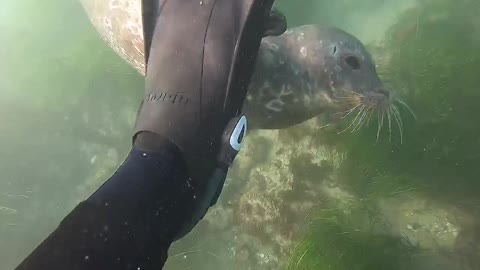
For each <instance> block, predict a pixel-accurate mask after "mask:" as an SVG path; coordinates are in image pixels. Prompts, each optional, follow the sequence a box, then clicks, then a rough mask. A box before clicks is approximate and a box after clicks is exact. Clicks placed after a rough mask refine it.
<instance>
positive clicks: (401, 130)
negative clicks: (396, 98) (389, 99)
mask: <svg viewBox="0 0 480 270" xmlns="http://www.w3.org/2000/svg"><path fill="white" fill-rule="evenodd" d="M391 110H392V113H393V116H394V118H395V121H396V122H397V126H398V129H399V131H400V144H403V124H402V119H401V118H400V116H399V115H398V110H396V107H393V106H392V107H391Z"/></svg>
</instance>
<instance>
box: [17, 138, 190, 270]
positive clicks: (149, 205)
mask: <svg viewBox="0 0 480 270" xmlns="http://www.w3.org/2000/svg"><path fill="white" fill-rule="evenodd" d="M185 166H186V165H185V161H184V160H183V158H182V156H181V154H180V152H179V151H178V150H177V149H176V148H175V147H174V146H173V145H171V146H165V147H163V148H161V149H158V151H155V152H147V151H142V150H140V149H138V148H136V147H134V148H133V149H132V150H131V152H130V154H129V155H128V157H127V158H126V160H125V161H124V162H123V164H122V165H121V167H120V168H119V169H118V171H117V172H116V173H115V174H114V175H113V176H112V177H111V178H110V179H109V180H108V181H107V182H106V183H105V184H104V185H103V186H102V187H101V188H100V189H99V190H98V191H96V192H95V193H94V194H93V195H92V196H91V197H90V198H89V199H88V200H86V201H85V202H82V203H81V204H80V205H78V206H77V207H76V208H75V209H74V210H73V211H72V212H71V213H70V214H69V215H68V216H67V217H66V218H65V219H64V220H63V221H62V223H61V224H60V226H59V227H58V228H57V229H56V230H55V231H54V232H53V233H52V234H51V235H50V236H49V237H48V238H47V239H46V240H45V241H44V242H43V243H41V244H40V246H38V247H37V248H36V249H35V250H34V251H33V252H32V253H31V254H30V255H29V257H27V258H26V259H25V260H24V261H23V262H22V263H21V264H20V265H19V266H18V267H17V268H16V269H17V270H34V269H35V270H39V269H45V270H47V269H48V270H68V269H70V270H75V269H78V270H80V269H81V270H86V269H91V270H96V269H132V270H138V269H142V270H143V269H145V270H147V269H155V270H159V269H162V267H163V265H164V263H165V261H166V259H167V251H168V248H169V247H170V245H171V243H172V242H173V238H174V236H173V234H172V232H173V231H174V230H176V229H177V228H178V227H179V226H181V225H182V223H183V222H184V220H185V214H186V213H188V211H186V208H188V205H189V204H190V203H191V200H192V194H191V193H190V192H189V191H191V189H186V188H184V186H183V185H185V183H187V181H186V178H187V177H188V176H187V174H186V171H187V170H186V168H185ZM80 232H81V233H80Z"/></svg>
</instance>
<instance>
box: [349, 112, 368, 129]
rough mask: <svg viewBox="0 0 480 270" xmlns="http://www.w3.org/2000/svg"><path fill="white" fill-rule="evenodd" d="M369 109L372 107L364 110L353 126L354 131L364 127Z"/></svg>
mask: <svg viewBox="0 0 480 270" xmlns="http://www.w3.org/2000/svg"><path fill="white" fill-rule="evenodd" d="M369 110H370V108H367V109H366V110H364V112H363V114H362V116H360V120H358V122H357V124H356V125H355V127H354V128H353V130H352V133H353V132H355V131H357V130H360V128H362V126H363V124H364V123H365V117H366V116H367V113H368V111H369Z"/></svg>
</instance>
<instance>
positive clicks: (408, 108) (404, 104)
mask: <svg viewBox="0 0 480 270" xmlns="http://www.w3.org/2000/svg"><path fill="white" fill-rule="evenodd" d="M395 101H397V102H398V103H399V104H401V105H403V106H404V107H405V108H407V110H408V111H409V112H410V113H411V114H412V116H413V118H415V120H417V116H416V115H415V113H414V112H413V110H412V109H411V108H410V106H408V104H407V103H406V102H405V101H403V100H401V99H399V98H395Z"/></svg>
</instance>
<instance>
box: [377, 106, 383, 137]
mask: <svg viewBox="0 0 480 270" xmlns="http://www.w3.org/2000/svg"><path fill="white" fill-rule="evenodd" d="M380 113H381V117H380ZM383 114H384V112H383V111H378V113H377V119H378V129H377V142H378V137H380V131H381V130H382V126H383ZM380 118H381V119H380Z"/></svg>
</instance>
